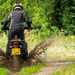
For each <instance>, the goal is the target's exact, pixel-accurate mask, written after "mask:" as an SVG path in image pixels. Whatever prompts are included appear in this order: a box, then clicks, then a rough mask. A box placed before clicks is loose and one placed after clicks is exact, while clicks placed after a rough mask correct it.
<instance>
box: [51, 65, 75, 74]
mask: <svg viewBox="0 0 75 75" xmlns="http://www.w3.org/2000/svg"><path fill="white" fill-rule="evenodd" d="M52 75H75V64H71V65H68V66H65V67H63V68H61V69H58V70H56V71H55V72H54V73H53V74H52Z"/></svg>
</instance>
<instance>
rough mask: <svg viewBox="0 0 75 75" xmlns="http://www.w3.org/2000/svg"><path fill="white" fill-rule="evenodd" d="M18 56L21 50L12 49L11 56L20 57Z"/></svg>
mask: <svg viewBox="0 0 75 75" xmlns="http://www.w3.org/2000/svg"><path fill="white" fill-rule="evenodd" d="M20 54H21V49H20V48H12V53H11V55H20Z"/></svg>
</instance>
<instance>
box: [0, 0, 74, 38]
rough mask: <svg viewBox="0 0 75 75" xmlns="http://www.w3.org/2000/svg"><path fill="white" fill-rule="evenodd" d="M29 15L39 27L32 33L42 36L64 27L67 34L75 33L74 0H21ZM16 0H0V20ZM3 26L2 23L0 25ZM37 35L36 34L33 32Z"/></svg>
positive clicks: (49, 34)
mask: <svg viewBox="0 0 75 75" xmlns="http://www.w3.org/2000/svg"><path fill="white" fill-rule="evenodd" d="M20 2H21V3H22V4H23V7H24V10H25V11H26V12H27V15H28V16H30V17H31V18H32V25H33V27H36V28H39V27H40V29H36V30H35V31H34V30H33V32H32V33H36V35H37V34H38V36H39V35H40V38H41V37H49V36H51V35H54V34H58V32H59V30H61V29H63V30H64V32H65V34H74V33H75V23H74V20H75V18H74V17H72V14H74V13H75V10H74V9H72V7H74V6H75V4H74V0H70V1H68V0H43V1H42V0H20ZM14 3H15V1H14V0H0V22H1V21H2V20H3V19H4V17H5V16H7V15H8V14H9V12H10V11H11V10H12V8H13V5H14ZM0 27H1V25H0ZM33 35H35V34H33Z"/></svg>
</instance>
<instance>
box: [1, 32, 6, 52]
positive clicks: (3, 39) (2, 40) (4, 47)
mask: <svg viewBox="0 0 75 75" xmlns="http://www.w3.org/2000/svg"><path fill="white" fill-rule="evenodd" d="M6 45H7V36H6V35H5V34H4V33H3V34H0V48H1V49H2V50H3V51H4V52H5V51H6Z"/></svg>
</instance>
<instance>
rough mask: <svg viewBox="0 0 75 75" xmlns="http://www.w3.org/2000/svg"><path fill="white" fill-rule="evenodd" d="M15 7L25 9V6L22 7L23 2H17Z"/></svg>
mask: <svg viewBox="0 0 75 75" xmlns="http://www.w3.org/2000/svg"><path fill="white" fill-rule="evenodd" d="M14 9H23V7H22V4H21V3H19V4H18V3H16V4H15V5H14Z"/></svg>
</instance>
